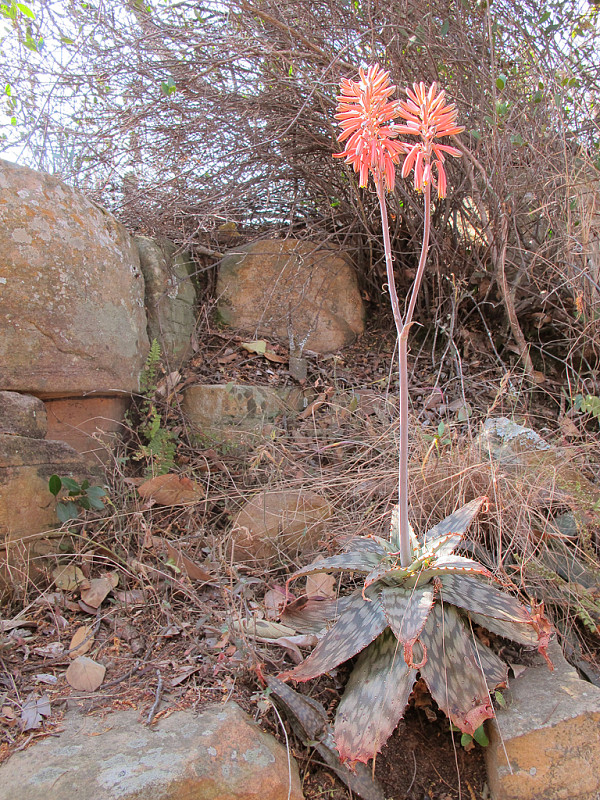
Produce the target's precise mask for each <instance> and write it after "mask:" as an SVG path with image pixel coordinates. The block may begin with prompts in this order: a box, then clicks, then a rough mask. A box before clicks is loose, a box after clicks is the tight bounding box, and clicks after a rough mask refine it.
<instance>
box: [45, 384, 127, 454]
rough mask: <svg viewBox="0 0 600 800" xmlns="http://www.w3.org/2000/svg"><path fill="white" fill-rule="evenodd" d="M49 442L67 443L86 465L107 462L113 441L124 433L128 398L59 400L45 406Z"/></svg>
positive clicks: (74, 398) (48, 402) (56, 399)
mask: <svg viewBox="0 0 600 800" xmlns="http://www.w3.org/2000/svg"><path fill="white" fill-rule="evenodd" d="M44 405H45V407H46V414H47V419H48V433H47V438H48V439H56V440H58V441H61V442H66V444H68V445H70V446H71V447H72V448H73V449H74V450H77V452H78V453H80V454H81V455H82V456H83V458H84V459H85V460H86V462H87V463H89V464H97V463H99V462H100V463H105V462H107V461H108V460H109V459H110V453H111V448H112V446H113V445H114V442H115V438H116V436H117V435H118V434H119V433H122V431H123V417H124V416H125V411H126V410H127V407H128V406H129V397H128V396H127V395H109V396H108V397H98V396H96V395H93V396H88V397H58V398H50V399H48V400H46V402H45V403H44Z"/></svg>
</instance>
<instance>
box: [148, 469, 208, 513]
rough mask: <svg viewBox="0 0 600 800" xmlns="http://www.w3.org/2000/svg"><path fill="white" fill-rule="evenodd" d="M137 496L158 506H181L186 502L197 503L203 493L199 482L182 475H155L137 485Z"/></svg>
mask: <svg viewBox="0 0 600 800" xmlns="http://www.w3.org/2000/svg"><path fill="white" fill-rule="evenodd" d="M138 494H139V496H140V497H141V498H142V499H143V500H146V501H153V502H155V503H158V505H160V506H181V505H186V504H187V503H199V502H200V501H201V500H204V497H205V494H204V489H203V488H202V486H201V484H199V483H196V482H195V481H192V480H190V479H189V478H187V477H185V476H184V475H175V474H173V473H168V474H167V475H157V476H156V478H150V480H148V481H144V483H142V485H141V486H138Z"/></svg>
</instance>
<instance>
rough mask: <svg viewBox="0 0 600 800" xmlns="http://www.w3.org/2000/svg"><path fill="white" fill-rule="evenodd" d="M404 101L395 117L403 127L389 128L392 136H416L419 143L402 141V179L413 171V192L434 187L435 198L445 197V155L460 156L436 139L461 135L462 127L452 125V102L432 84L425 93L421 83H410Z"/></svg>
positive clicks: (454, 108) (455, 116) (454, 115)
mask: <svg viewBox="0 0 600 800" xmlns="http://www.w3.org/2000/svg"><path fill="white" fill-rule="evenodd" d="M406 94H407V95H408V99H407V100H400V101H399V102H398V103H397V106H396V107H397V110H398V115H399V116H400V117H402V118H403V119H405V120H406V124H403V125H393V126H392V127H393V131H394V133H396V134H398V133H409V134H413V135H414V136H420V137H421V141H420V142H417V143H416V144H414V143H410V144H409V143H407V142H404V143H403V144H404V147H405V150H406V152H407V156H406V158H405V159H404V164H403V166H402V177H403V178H406V177H408V175H410V172H411V170H412V169H413V168H414V171H415V189H416V190H417V191H418V192H422V191H423V189H424V188H425V186H427V185H428V184H431V183H432V184H433V185H434V186H437V193H438V197H445V196H446V185H447V182H446V170H445V169H444V160H445V156H444V154H446V155H449V156H455V157H456V156H460V154H461V153H460V150H457V148H456V147H450V145H447V144H439V143H438V142H437V141H436V139H438V138H439V137H440V136H452V135H453V134H457V133H462V131H464V128H463V127H461V126H459V125H457V124H456V118H457V116H458V111H457V110H456V107H455V106H454V103H449V104H448V103H445V102H444V101H445V98H446V95H445V92H443V91H442V92H438V90H437V84H436V83H432V84H431V86H430V87H429V89H428V90H427V88H426V86H425V84H424V83H413V88H412V89H407V90H406ZM432 165H433V166H435V169H436V171H437V180H436V179H435V178H434V176H433V171H432Z"/></svg>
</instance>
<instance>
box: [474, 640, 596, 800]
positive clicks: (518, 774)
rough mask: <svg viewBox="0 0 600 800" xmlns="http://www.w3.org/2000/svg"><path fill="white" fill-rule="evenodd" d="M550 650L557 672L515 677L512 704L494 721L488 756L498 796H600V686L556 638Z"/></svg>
mask: <svg viewBox="0 0 600 800" xmlns="http://www.w3.org/2000/svg"><path fill="white" fill-rule="evenodd" d="M549 654H550V657H551V659H552V662H553V663H554V671H553V672H550V671H549V670H548V668H547V666H546V665H545V664H543V665H540V666H538V667H528V668H527V669H526V670H525V672H524V673H523V674H522V675H520V676H519V677H518V678H516V679H515V680H513V681H511V684H510V693H509V694H508V695H507V697H508V700H509V703H508V706H507V708H505V709H503V708H500V709H498V710H497V711H496V720H494V721H492V722H491V724H490V732H491V736H490V745H489V747H487V748H486V753H485V755H486V763H487V769H488V785H489V787H490V790H491V793H492V797H493V800H541V798H548V799H549V800H550V798H551V799H552V800H597V798H598V796H599V793H600V689H599V688H598V687H597V686H594V685H593V684H591V683H587V682H586V681H583V680H581V678H579V677H578V675H577V672H576V671H575V670H574V669H573V667H571V665H570V664H568V663H567V661H566V660H565V659H564V657H563V655H562V653H561V650H560V647H559V646H558V644H556V642H553V643H552V644H551V646H550V648H549ZM507 759H508V762H507ZM509 764H510V766H509Z"/></svg>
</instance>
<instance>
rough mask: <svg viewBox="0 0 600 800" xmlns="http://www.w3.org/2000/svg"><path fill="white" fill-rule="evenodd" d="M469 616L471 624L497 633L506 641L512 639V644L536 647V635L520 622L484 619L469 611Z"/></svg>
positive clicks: (531, 629) (530, 627) (529, 627)
mask: <svg viewBox="0 0 600 800" xmlns="http://www.w3.org/2000/svg"><path fill="white" fill-rule="evenodd" d="M469 616H470V617H471V620H472V622H474V623H476V624H477V625H481V627H482V628H485V629H486V630H488V631H491V632H492V633H497V634H498V636H504V637H505V638H506V639H512V641H513V642H518V643H519V644H525V645H534V646H535V645H537V644H538V635H537V633H536V631H535V629H534V628H533V626H531V625H523V623H521V622H509V621H508V620H504V619H497V618H496V617H486V616H485V615H484V614H476V613H474V612H473V611H469Z"/></svg>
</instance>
